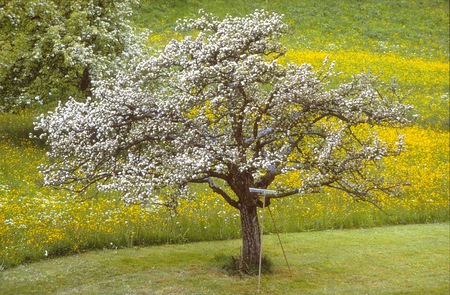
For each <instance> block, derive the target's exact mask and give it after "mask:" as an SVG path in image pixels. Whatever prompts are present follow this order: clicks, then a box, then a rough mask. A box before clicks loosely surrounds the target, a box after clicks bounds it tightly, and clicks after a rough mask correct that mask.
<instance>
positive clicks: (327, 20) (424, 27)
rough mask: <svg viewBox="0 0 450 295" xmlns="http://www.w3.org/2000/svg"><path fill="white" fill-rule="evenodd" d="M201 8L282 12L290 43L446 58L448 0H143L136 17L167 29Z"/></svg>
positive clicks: (141, 23)
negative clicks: (288, 30)
mask: <svg viewBox="0 0 450 295" xmlns="http://www.w3.org/2000/svg"><path fill="white" fill-rule="evenodd" d="M199 9H204V10H205V11H206V12H210V13H214V14H216V15H218V16H219V17H224V16H225V15H227V14H231V15H236V16H243V15H245V14H249V13H251V12H253V11H254V10H255V9H265V10H267V11H274V12H277V13H280V14H284V15H285V21H286V22H287V23H288V24H289V26H290V28H291V30H292V33H291V35H290V36H289V37H288V38H287V39H286V40H285V41H286V43H287V44H288V45H289V46H290V47H301V48H304V49H311V50H336V49H344V50H365V51H371V52H380V53H381V52H386V51H390V52H396V53H399V54H401V55H402V56H406V57H421V58H425V59H436V58H439V59H445V60H447V61H448V53H449V51H448V49H449V46H448V40H449V36H448V30H449V1H448V0H427V1H417V0H399V1H377V0H368V1H339V2H336V1H332V0H323V1H316V0H277V1H268V0H212V1H192V0H181V1H180V0H142V1H140V4H139V5H138V6H137V7H136V9H135V15H134V17H133V22H134V24H135V25H136V26H140V27H145V28H149V29H151V30H152V31H153V32H154V33H155V34H164V33H167V32H168V31H170V30H171V29H172V28H173V26H174V23H175V21H176V20H177V19H179V18H184V17H193V16H194V15H195V14H197V12H198V10H199Z"/></svg>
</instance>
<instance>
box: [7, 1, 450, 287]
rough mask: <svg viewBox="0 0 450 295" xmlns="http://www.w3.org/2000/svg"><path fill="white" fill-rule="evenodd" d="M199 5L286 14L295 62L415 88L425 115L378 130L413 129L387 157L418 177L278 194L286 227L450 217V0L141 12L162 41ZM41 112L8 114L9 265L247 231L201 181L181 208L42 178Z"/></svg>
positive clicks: (154, 7)
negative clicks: (344, 190)
mask: <svg viewBox="0 0 450 295" xmlns="http://www.w3.org/2000/svg"><path fill="white" fill-rule="evenodd" d="M272 2H275V3H272ZM201 7H204V8H205V9H206V10H207V11H209V12H213V13H216V14H218V15H219V16H223V15H225V14H226V13H231V14H235V15H243V14H245V13H248V12H251V11H252V10H253V9H255V8H265V9H267V10H272V11H277V12H279V13H284V14H285V15H286V16H285V19H286V21H287V22H288V23H289V24H290V26H291V28H292V33H291V34H290V35H289V36H287V37H286V38H285V39H284V40H283V42H284V43H285V44H286V47H287V49H288V52H287V54H286V57H285V61H286V62H297V63H303V62H308V63H311V64H312V65H314V66H315V67H317V68H318V67H320V66H321V65H322V62H323V59H324V58H325V57H326V56H329V57H330V60H336V62H337V66H336V69H337V70H338V71H341V72H343V74H342V77H343V79H346V78H348V77H349V76H350V75H351V74H354V73H358V72H360V71H362V70H365V71H371V72H373V73H375V74H379V75H381V80H383V81H386V82H388V81H390V80H391V78H392V77H396V78H397V79H398V82H399V85H400V87H401V89H402V90H403V92H407V91H408V90H412V93H411V95H410V96H409V97H408V98H407V101H408V102H409V103H412V104H413V105H414V107H415V109H416V110H417V112H418V114H419V115H420V118H419V121H418V123H417V124H416V125H414V126H411V127H408V128H406V129H404V130H393V129H384V130H379V132H380V134H382V135H383V136H384V137H386V138H389V137H393V136H395V135H396V134H397V133H402V134H405V135H406V144H407V152H406V153H405V154H403V155H402V156H401V157H400V158H398V159H397V160H396V161H395V162H390V163H389V162H387V163H386V165H387V167H388V170H387V173H388V174H390V175H396V176H398V177H402V178H404V179H406V180H408V182H409V183H410V184H411V185H410V186H408V187H406V188H405V191H404V193H403V194H402V196H401V197H400V198H399V199H390V198H383V199H382V206H383V209H384V211H385V212H386V213H384V212H382V211H379V210H378V209H376V208H375V207H373V206H371V205H369V204H364V203H353V202H352V201H351V199H350V198H349V197H348V196H346V195H344V194H341V193H336V192H334V191H326V192H325V193H324V194H321V195H306V196H303V197H293V198H289V199H284V200H279V201H277V202H274V204H273V205H272V207H271V208H272V210H273V213H274V217H275V220H276V221H277V224H278V227H279V228H280V229H281V230H282V231H283V232H299V231H310V230H327V229H342V228H361V227H364V228H367V227H374V226H382V225H396V224H409V223H434V222H445V221H448V220H449V154H450V148H449V147H450V142H449V139H450V136H449V131H448V124H449V68H448V62H449V59H448V54H449V48H448V40H449V39H448V38H449V37H448V33H449V20H448V14H449V12H448V11H449V2H448V1H440V0H435V1H431V0H430V1H395V2H391V1H381V2H380V1H351V0H345V1H340V2H339V4H336V3H335V1H312V0H304V1H287V0H284V1H265V0H260V1H244V0H240V1H238V0H230V1H175V0H166V1H161V0H152V1H141V4H140V5H138V6H137V7H136V15H135V17H134V19H133V22H134V24H135V25H136V26H139V27H147V28H150V29H152V30H153V31H154V33H153V34H151V35H150V36H149V44H150V45H152V46H156V47H157V46H161V44H164V42H166V41H167V40H169V39H170V38H173V37H177V35H176V34H174V33H173V32H172V31H171V28H172V26H173V25H172V24H173V23H174V22H175V20H176V19H177V18H180V17H185V16H191V15H192V14H194V13H196V12H197V11H198V9H199V8H201ZM230 7H231V8H230ZM41 111H45V108H44V109H43V110H29V111H25V112H22V113H18V114H2V115H0V139H1V141H0V270H2V269H7V268H11V267H13V266H17V265H20V264H23V263H26V262H31V261H37V260H40V259H45V258H46V257H57V256H61V255H66V254H75V253H80V252H84V251H87V250H92V249H118V248H123V247H133V246H138V245H153V244H167V243H179V242H188V241H189V242H193V241H207V240H224V239H232V238H238V237H239V236H240V228H239V220H238V217H239V216H238V212H237V211H235V210H233V209H232V208H230V207H229V206H227V205H226V204H225V203H224V202H223V201H222V200H221V199H220V198H218V197H217V196H215V195H214V194H212V193H210V192H207V191H205V190H204V188H203V187H201V186H199V187H192V189H193V190H196V191H198V192H199V195H200V197H199V198H198V199H195V200H183V202H182V203H181V204H180V206H179V207H178V212H179V213H178V215H172V214H170V212H167V211H165V210H164V209H161V208H156V209H150V208H142V207H138V206H131V207H126V206H124V204H123V203H121V202H120V200H119V198H118V196H116V195H101V196H99V197H98V198H95V199H89V200H84V201H80V200H73V199H71V198H70V197H68V196H67V195H65V194H64V193H63V192H60V191H55V190H51V189H49V188H43V187H42V186H41V181H42V180H41V176H40V175H39V173H38V168H37V167H38V166H39V164H41V163H43V162H45V161H46V158H45V146H44V145H43V143H41V142H37V141H33V140H30V139H28V135H29V133H30V132H32V121H33V118H34V117H35V116H36V115H37V114H38V113H40V112H41ZM286 181H295V179H287V180H286ZM224 225H226V226H224ZM273 230H274V229H273V227H272V226H271V225H270V224H268V225H267V231H268V232H273ZM230 243H231V242H230ZM233 243H234V242H233ZM236 245H237V244H236ZM305 245H306V244H305ZM237 251H238V247H237V248H236V249H235V252H237ZM124 253H125V252H124ZM233 254H236V253H233ZM277 265H279V264H277ZM0 293H1V292H0Z"/></svg>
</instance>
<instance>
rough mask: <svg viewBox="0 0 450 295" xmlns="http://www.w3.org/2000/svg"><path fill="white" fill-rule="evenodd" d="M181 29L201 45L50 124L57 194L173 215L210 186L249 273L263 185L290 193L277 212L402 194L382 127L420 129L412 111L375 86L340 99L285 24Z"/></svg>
mask: <svg viewBox="0 0 450 295" xmlns="http://www.w3.org/2000/svg"><path fill="white" fill-rule="evenodd" d="M178 27H179V28H180V29H185V30H195V37H193V36H188V37H186V38H184V39H183V40H181V41H176V40H173V41H171V42H170V43H169V44H168V45H167V46H166V47H165V48H164V49H163V50H162V51H161V52H158V53H157V54H155V55H154V56H151V57H149V58H147V59H145V60H143V61H142V62H140V63H138V64H136V65H135V67H134V68H133V69H132V70H131V71H124V72H122V73H120V74H119V75H117V76H116V77H115V78H114V79H111V80H109V81H105V82H103V83H100V84H99V85H98V87H97V88H96V89H95V91H94V94H95V95H94V96H95V100H89V101H87V102H84V103H80V102H76V101H74V100H71V101H69V102H68V103H66V104H65V105H60V106H59V107H58V108H57V109H56V110H55V112H53V113H50V114H48V115H46V116H41V118H40V121H39V122H37V124H36V125H37V126H36V127H37V128H38V129H42V130H43V131H44V134H43V137H46V138H47V142H48V145H49V156H50V158H51V159H52V161H53V162H52V164H50V165H49V166H47V167H45V169H44V170H43V173H44V176H45V183H46V184H47V185H53V186H57V187H64V188H68V189H70V190H72V191H75V192H83V191H86V189H87V188H88V187H90V186H91V185H93V184H96V186H97V188H98V189H100V190H102V191H111V190H115V191H120V192H122V193H123V199H124V200H125V201H126V202H129V203H135V202H141V203H143V204H154V205H156V204H160V205H167V206H173V205H174V203H176V201H177V198H181V197H189V196H190V197H193V195H192V194H193V193H192V192H190V191H189V187H188V186H187V185H188V184H189V183H204V184H205V185H207V186H209V188H210V189H211V190H212V191H213V192H214V193H216V194H217V195H218V196H220V197H221V198H222V199H223V200H225V202H227V203H228V204H229V205H231V206H232V207H234V208H236V209H237V210H238V211H239V212H240V217H241V225H242V237H243V253H242V254H243V257H242V258H243V260H244V261H245V262H246V263H247V264H256V263H257V262H258V258H259V251H260V246H261V243H260V232H259V226H258V216H257V208H258V207H261V206H262V202H261V199H260V196H259V195H257V194H255V193H252V192H250V188H252V187H255V188H263V189H265V188H273V189H276V190H277V193H276V194H273V195H270V196H268V199H267V203H266V205H267V206H269V205H270V202H271V201H272V200H273V199H276V198H283V197H287V196H291V195H294V194H306V193H315V192H320V191H321V190H322V188H323V187H330V188H334V189H338V190H343V191H345V192H347V193H348V194H350V195H351V196H353V197H354V199H355V200H357V201H368V202H373V203H376V201H377V197H378V196H379V193H380V192H381V193H387V194H389V195H395V194H396V193H397V190H398V188H399V186H400V183H397V182H395V181H393V180H391V179H385V178H384V177H383V173H382V170H381V166H382V165H381V163H382V159H383V158H385V157H389V156H395V155H397V154H398V153H399V152H400V151H401V150H402V140H401V138H399V140H398V142H396V143H386V142H384V141H383V140H382V139H380V138H379V137H378V136H377V134H376V132H375V131H372V129H371V128H372V127H373V126H394V127H399V126H403V125H404V124H407V123H408V120H407V119H406V113H407V111H408V110H409V109H410V107H409V106H406V105H403V104H402V103H401V102H400V101H399V99H398V98H397V97H396V95H395V92H388V91H386V93H387V94H386V95H385V94H381V92H380V91H379V89H378V88H377V87H376V79H375V78H374V77H371V76H370V75H363V74H361V75H356V76H354V78H353V80H352V81H350V82H348V83H343V84H340V85H337V86H336V87H332V86H331V84H330V83H329V81H330V79H331V78H332V76H333V75H332V70H331V69H329V70H325V71H322V72H320V71H319V72H316V71H314V70H313V69H312V68H311V66H309V65H307V64H303V65H296V64H288V65H283V64H282V63H280V62H279V61H278V58H279V57H280V56H282V55H283V53H284V49H283V47H282V45H281V44H280V43H279V42H277V41H276V39H277V38H278V37H280V36H282V35H283V34H285V33H286V32H287V27H286V25H285V24H284V23H283V21H282V17H281V16H280V15H277V14H275V13H267V12H264V11H255V12H254V13H253V14H250V15H248V16H246V17H242V18H239V17H231V16H228V17H226V18H225V19H224V20H222V21H220V20H218V19H217V18H215V17H214V16H212V15H209V14H205V13H202V14H201V15H200V17H199V18H198V19H187V20H182V21H180V22H179V24H178ZM391 90H394V89H391ZM286 176H290V177H296V178H297V180H298V181H296V182H295V184H291V182H287V181H285V178H284V177H286Z"/></svg>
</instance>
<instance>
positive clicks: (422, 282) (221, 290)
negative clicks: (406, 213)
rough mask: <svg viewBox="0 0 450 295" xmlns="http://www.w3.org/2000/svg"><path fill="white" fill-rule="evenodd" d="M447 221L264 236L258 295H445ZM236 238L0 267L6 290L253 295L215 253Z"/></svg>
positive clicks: (252, 282)
mask: <svg viewBox="0 0 450 295" xmlns="http://www.w3.org/2000/svg"><path fill="white" fill-rule="evenodd" d="M449 229H450V228H449V224H448V223H446V224H427V225H405V226H393V227H380V228H372V229H360V230H338V231H322V232H305V233H297V234H284V235H282V241H283V245H284V248H285V251H286V255H287V258H288V261H289V264H290V267H291V270H292V276H290V274H289V271H288V268H287V266H286V264H285V262H284V258H283V255H282V252H281V249H280V247H279V244H278V241H277V239H276V236H273V235H267V236H265V237H264V240H263V242H264V244H263V245H264V251H265V253H266V254H267V255H269V256H271V257H272V260H273V262H274V264H275V266H274V271H273V273H272V274H269V275H263V276H262V279H261V294H448V292H450V285H449V283H450V282H449V276H450V273H449V264H448V259H449V256H448V255H449V251H450V249H449V238H450V237H449ZM239 249H240V241H238V240H228V241H221V242H202V243H190V244H183V245H163V246H153V247H147V248H133V249H125V250H104V251H96V252H89V253H85V254H79V255H75V256H70V257H62V258H56V259H51V260H47V261H41V262H38V263H34V264H29V265H23V266H19V267H17V268H14V269H10V270H6V271H3V272H0V293H1V294H4V295H7V294H256V293H257V292H256V291H257V277H233V276H227V275H225V274H224V273H223V270H221V269H220V267H219V266H218V265H217V262H216V260H215V257H216V256H217V255H223V254H225V255H235V254H236V253H238V252H239Z"/></svg>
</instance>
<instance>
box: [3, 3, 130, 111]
mask: <svg viewBox="0 0 450 295" xmlns="http://www.w3.org/2000/svg"><path fill="white" fill-rule="evenodd" d="M131 2H133V0H71V1H66V0H14V1H6V2H2V3H1V4H0V36H1V37H0V85H1V86H0V111H7V110H10V109H12V108H15V107H23V106H26V105H28V104H32V103H35V102H39V103H47V102H49V101H58V100H61V99H62V100H67V98H68V97H70V96H72V97H75V98H86V96H88V95H90V94H91V91H92V81H93V80H98V79H101V78H102V77H103V76H108V75H110V74H111V73H112V72H113V71H114V69H115V66H114V64H115V63H116V61H117V59H118V58H119V57H121V55H122V54H123V53H124V52H126V51H128V50H129V47H130V46H134V45H132V44H134V42H136V40H134V41H133V38H134V34H133V31H132V29H131V27H130V26H129V25H128V24H127V17H128V16H129V15H130V14H131V9H130V4H131Z"/></svg>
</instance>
